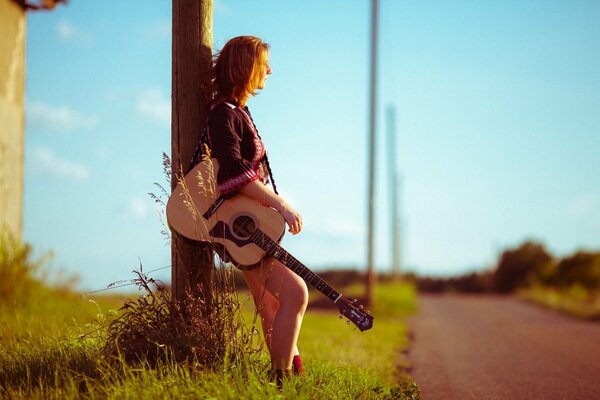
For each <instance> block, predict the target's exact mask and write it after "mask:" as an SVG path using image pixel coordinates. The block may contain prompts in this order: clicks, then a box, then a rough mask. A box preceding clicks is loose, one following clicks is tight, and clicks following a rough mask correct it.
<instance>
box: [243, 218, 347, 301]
mask: <svg viewBox="0 0 600 400" xmlns="http://www.w3.org/2000/svg"><path fill="white" fill-rule="evenodd" d="M251 240H252V241H253V242H254V243H255V244H256V245H257V246H258V247H260V248H261V249H263V250H265V251H266V252H267V254H269V255H270V256H272V257H273V258H275V259H276V260H277V261H279V262H280V263H282V264H283V265H285V266H286V267H287V268H289V269H290V270H292V271H293V272H294V273H296V274H297V275H298V276H300V277H301V278H302V279H304V281H305V282H306V283H308V284H309V285H311V286H312V287H314V288H315V289H317V290H318V291H319V292H321V293H323V295H324V296H325V297H327V298H328V299H329V300H331V301H333V302H334V303H336V302H337V301H338V300H339V299H340V298H341V297H342V295H341V294H340V293H339V292H338V291H337V290H335V289H334V288H332V287H331V286H330V285H329V284H328V283H327V282H325V281H324V280H323V279H322V278H321V277H320V276H318V275H316V274H315V273H314V272H312V271H311V270H310V269H308V268H307V267H306V266H305V265H304V264H302V263H301V262H300V261H298V259H296V258H295V257H294V256H293V255H291V254H290V253H288V252H287V251H286V250H285V249H284V248H283V247H281V246H279V244H277V243H276V242H275V241H273V240H272V239H271V238H270V237H269V236H267V235H265V234H264V233H263V232H261V231H260V230H258V229H257V230H256V231H255V232H254V233H253V234H252V236H251Z"/></svg>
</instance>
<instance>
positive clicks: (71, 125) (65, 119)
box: [26, 101, 98, 133]
mask: <svg viewBox="0 0 600 400" xmlns="http://www.w3.org/2000/svg"><path fill="white" fill-rule="evenodd" d="M26 113H27V120H28V124H30V126H31V127H32V128H34V129H40V130H50V131H54V132H60V133H71V132H74V131H81V130H90V129H94V128H95V127H96V126H97V125H98V117H96V116H95V115H84V114H82V113H79V112H77V111H75V110H74V109H72V108H71V107H68V106H64V105H62V106H59V105H51V104H47V103H44V102H40V101H33V102H30V103H28V104H27V109H26Z"/></svg>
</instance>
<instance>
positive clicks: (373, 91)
mask: <svg viewBox="0 0 600 400" xmlns="http://www.w3.org/2000/svg"><path fill="white" fill-rule="evenodd" d="M378 8H379V2H378V0H371V74H370V82H369V155H368V160H369V161H368V163H369V192H368V196H367V197H368V201H367V202H368V207H369V211H368V215H369V227H368V234H367V279H366V286H367V288H366V289H367V290H366V297H367V299H366V303H367V306H369V307H370V306H372V305H373V294H374V293H373V292H374V290H375V273H374V271H373V264H375V257H374V254H375V253H374V249H373V247H374V242H375V240H374V232H373V230H374V222H375V144H376V142H375V120H376V117H377V115H376V111H377V107H376V100H377V28H378Z"/></svg>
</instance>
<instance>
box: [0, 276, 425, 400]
mask: <svg viewBox="0 0 600 400" xmlns="http://www.w3.org/2000/svg"><path fill="white" fill-rule="evenodd" d="M357 291H358V288H348V290H345V291H344V292H348V293H352V292H357ZM317 296H319V295H318V294H313V297H317ZM90 300H92V301H90ZM240 300H241V302H242V303H243V304H244V305H245V307H246V309H247V308H249V307H250V305H251V301H250V300H249V297H248V296H247V295H246V294H240ZM414 301H415V293H414V290H413V288H412V287H411V286H408V285H404V284H385V285H380V286H379V287H378V289H377V292H376V304H377V307H376V308H374V309H373V314H374V315H375V324H374V328H373V329H372V330H370V331H367V332H362V333H361V332H360V331H358V330H356V329H354V328H352V326H351V325H347V324H346V323H345V321H343V320H339V319H338V318H336V313H334V312H331V311H323V310H321V309H315V308H311V306H309V310H308V312H307V315H306V317H305V320H304V324H303V328H302V332H301V337H300V341H299V347H300V349H301V352H302V356H303V360H304V362H305V366H306V368H307V374H306V376H304V377H299V378H293V379H291V380H290V381H288V382H286V384H285V385H284V389H283V391H282V392H279V391H278V390H277V388H276V387H275V386H274V385H273V384H271V383H270V382H268V381H267V379H266V371H267V370H268V367H269V360H268V355H267V354H266V352H265V351H262V352H261V353H258V354H257V355H256V357H254V358H248V359H247V360H242V361H240V362H236V363H230V362H228V361H227V360H225V362H224V363H223V364H222V365H220V366H219V367H217V368H203V367H198V366H195V365H193V363H192V364H190V363H177V362H175V361H173V360H172V359H169V358H168V357H167V358H166V359H163V360H161V361H160V362H159V363H158V365H154V366H152V367H150V366H149V365H147V364H144V363H140V364H137V365H131V364H126V363H124V362H117V363H115V362H114V360H112V361H111V360H109V359H107V358H106V356H104V355H103V353H102V351H101V349H102V346H103V345H104V341H103V338H102V337H101V336H99V335H96V334H89V332H90V331H93V329H94V327H95V325H94V324H93V323H92V321H93V320H96V319H102V318H104V317H105V316H106V315H108V314H111V313H113V312H114V311H110V310H115V309H117V308H118V307H119V306H120V305H121V304H122V302H123V299H122V297H121V296H108V297H107V296H102V297H100V296H96V297H94V298H92V299H85V298H81V297H79V296H77V295H75V294H72V293H59V292H53V293H50V292H49V293H48V294H47V295H46V296H45V297H44V299H43V300H42V301H37V300H36V301H35V302H33V303H31V304H27V305H23V306H20V307H6V306H5V307H0V323H1V328H0V329H1V330H0V388H1V389H0V396H1V397H3V398H14V399H20V398H33V399H36V398H39V399H54V398H56V399H59V398H60V399H69V398H80V397H82V396H85V398H89V399H97V398H98V399H100V398H101V399H106V398H108V399H146V398H167V399H169V398H173V399H175V398H177V399H179V398H205V399H271V398H290V399H291V398H293V399H296V398H300V399H348V398H351V399H403V398H405V399H417V398H419V393H418V387H417V386H416V385H415V384H414V383H413V382H412V380H411V379H410V377H408V375H406V374H404V373H402V369H401V368H399V367H401V366H402V365H401V364H402V359H401V351H402V349H404V348H405V347H406V346H407V345H408V342H407V338H406V337H407V335H406V325H405V323H404V319H405V317H406V316H407V315H408V314H410V313H411V312H412V310H414ZM243 316H244V318H245V320H246V322H247V323H248V324H250V323H252V320H253V315H252V313H251V312H248V311H246V312H243ZM86 333H88V334H87V335H85V336H82V335H83V334H86ZM399 360H400V362H399Z"/></svg>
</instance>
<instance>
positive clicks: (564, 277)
mask: <svg viewBox="0 0 600 400" xmlns="http://www.w3.org/2000/svg"><path fill="white" fill-rule="evenodd" d="M554 279H555V283H556V285H557V286H559V287H567V286H571V285H581V286H583V287H584V288H586V289H599V288H600V253H590V252H586V251H578V252H577V253H575V254H573V255H572V256H570V257H566V258H563V259H562V260H560V262H559V263H558V265H557V267H556V273H555V277H554Z"/></svg>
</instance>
